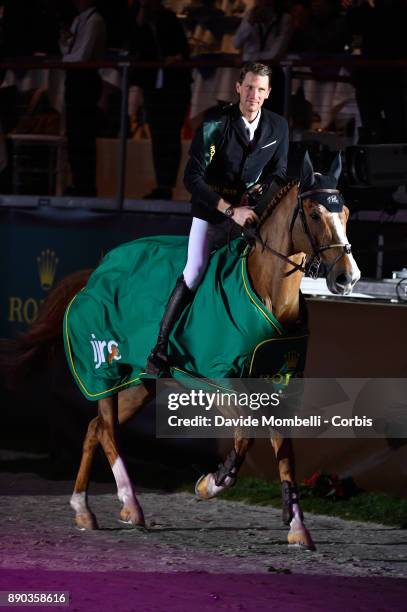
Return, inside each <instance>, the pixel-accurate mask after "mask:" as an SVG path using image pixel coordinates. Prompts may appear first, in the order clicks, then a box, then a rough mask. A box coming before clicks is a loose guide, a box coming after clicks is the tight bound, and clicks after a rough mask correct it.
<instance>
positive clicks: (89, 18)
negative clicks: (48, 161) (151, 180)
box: [60, 0, 106, 197]
mask: <svg viewBox="0 0 407 612" xmlns="http://www.w3.org/2000/svg"><path fill="white" fill-rule="evenodd" d="M74 5H75V7H76V9H77V10H78V13H79V14H78V16H77V17H76V18H75V19H74V21H73V23H72V26H71V28H70V30H69V32H65V33H64V32H63V33H62V35H61V42H60V45H61V50H62V52H63V61H64V62H91V61H98V60H101V59H102V57H103V54H104V51H105V45H106V26H105V22H104V20H103V18H102V16H101V15H100V14H99V13H98V11H97V10H96V2H95V0H74ZM100 94H101V79H100V76H99V74H98V71H97V70H95V69H91V68H89V69H88V68H87V69H73V70H67V73H66V78H65V104H66V135H67V139H68V158H69V163H70V166H71V172H72V179H73V181H72V182H73V184H72V185H71V186H70V187H68V189H67V194H68V195H81V196H90V197H92V196H96V195H97V194H96V128H97V114H98V113H97V110H98V109H97V104H98V100H99V97H100Z"/></svg>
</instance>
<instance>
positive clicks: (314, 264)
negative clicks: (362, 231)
mask: <svg viewBox="0 0 407 612" xmlns="http://www.w3.org/2000/svg"><path fill="white" fill-rule="evenodd" d="M317 193H318V194H319V193H323V194H331V195H333V194H335V195H340V192H339V191H338V190H337V189H311V190H309V191H304V192H303V193H300V191H299V190H298V194H297V206H296V207H295V209H294V212H293V216H292V219H291V223H290V236H291V237H292V232H293V228H294V223H295V221H296V219H297V216H298V215H299V216H300V219H301V223H302V227H303V230H304V233H305V235H306V236H307V238H308V240H309V243H310V245H311V248H312V256H311V259H310V260H309V261H308V262H307V261H306V257H304V258H303V260H302V262H301V263H300V264H297V263H296V262H295V261H293V260H292V259H290V258H289V257H288V256H287V255H284V254H283V253H280V252H279V251H276V250H275V249H273V247H271V246H270V245H269V244H267V240H265V241H264V240H263V239H262V237H261V236H260V234H258V233H257V232H256V233H255V234H256V235H255V237H256V240H258V241H259V242H260V244H261V245H262V248H263V251H264V250H267V251H270V252H271V253H273V254H274V255H276V256H277V257H279V258H280V259H283V260H284V261H287V262H288V263H289V264H291V265H292V266H293V267H292V270H290V271H289V272H286V274H285V276H289V275H290V274H293V272H297V271H300V272H303V273H306V274H307V275H308V276H310V277H311V278H314V279H315V278H318V273H319V268H320V266H321V257H320V254H321V253H322V252H323V251H328V250H329V249H337V248H342V249H343V250H342V252H341V253H339V255H338V256H337V257H336V258H335V260H334V261H333V263H332V264H331V265H330V266H329V268H328V269H327V271H326V276H329V274H330V273H331V270H332V268H333V267H334V266H335V265H336V264H337V263H338V261H339V260H340V259H342V257H344V255H350V253H351V252H352V247H351V245H350V244H349V243H345V244H343V243H341V242H340V243H332V244H324V245H322V246H320V247H319V246H318V245H316V244H315V241H314V239H313V237H312V234H311V232H310V230H309V227H308V223H307V217H306V214H305V210H304V202H303V199H304V198H305V197H309V196H312V195H314V194H317Z"/></svg>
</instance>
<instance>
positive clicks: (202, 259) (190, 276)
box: [183, 217, 211, 291]
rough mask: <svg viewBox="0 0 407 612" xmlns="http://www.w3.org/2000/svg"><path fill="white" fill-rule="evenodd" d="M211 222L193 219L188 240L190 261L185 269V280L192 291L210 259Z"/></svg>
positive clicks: (199, 280)
mask: <svg viewBox="0 0 407 612" xmlns="http://www.w3.org/2000/svg"><path fill="white" fill-rule="evenodd" d="M209 227H210V225H209V223H208V221H204V220H203V219H197V218H196V217H194V218H193V219H192V225H191V231H190V233H189V242H188V261H187V264H186V266H185V269H184V273H183V274H184V280H185V282H186V284H187V285H188V287H189V289H191V291H195V289H196V288H197V287H198V285H199V283H200V282H201V280H202V277H203V275H204V274H205V270H206V268H207V265H208V261H209V254H210V252H211V241H210V238H209Z"/></svg>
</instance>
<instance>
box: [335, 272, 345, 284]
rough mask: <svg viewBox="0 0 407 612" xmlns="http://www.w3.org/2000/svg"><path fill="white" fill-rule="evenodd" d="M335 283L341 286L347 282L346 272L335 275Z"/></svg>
mask: <svg viewBox="0 0 407 612" xmlns="http://www.w3.org/2000/svg"><path fill="white" fill-rule="evenodd" d="M335 283H336V284H337V285H340V286H341V287H343V286H345V285H347V284H348V277H347V276H346V274H339V275H338V276H337V277H336V280H335Z"/></svg>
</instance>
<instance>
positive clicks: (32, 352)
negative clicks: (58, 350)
mask: <svg viewBox="0 0 407 612" xmlns="http://www.w3.org/2000/svg"><path fill="white" fill-rule="evenodd" d="M92 271H93V270H91V269H86V270H79V271H78V272H74V273H73V274H70V275H69V276H66V277H65V278H64V279H62V280H61V281H60V282H59V283H58V284H57V285H56V286H55V288H54V289H53V290H52V291H51V292H50V293H49V295H48V296H47V297H46V299H45V300H44V302H43V304H42V306H41V308H40V310H39V313H38V317H37V318H36V319H35V321H34V322H33V323H31V325H30V326H29V328H28V330H27V332H25V333H24V334H21V335H20V336H19V337H18V338H16V339H0V368H1V371H2V374H3V377H4V381H5V383H6V385H7V386H9V387H14V386H15V385H16V384H17V383H18V381H20V380H22V379H23V377H24V376H25V375H27V374H29V373H30V372H31V371H33V370H35V368H36V366H38V365H41V364H42V363H43V361H44V359H47V357H48V355H49V352H50V350H51V348H52V346H54V345H55V344H56V343H57V342H58V340H59V339H60V338H62V320H63V318H64V313H65V309H66V307H67V305H68V304H69V302H70V301H71V299H72V298H73V297H74V296H75V295H76V294H77V293H78V291H80V290H81V289H82V288H83V287H84V286H85V285H86V283H87V281H88V278H89V276H90V275H91V273H92Z"/></svg>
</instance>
